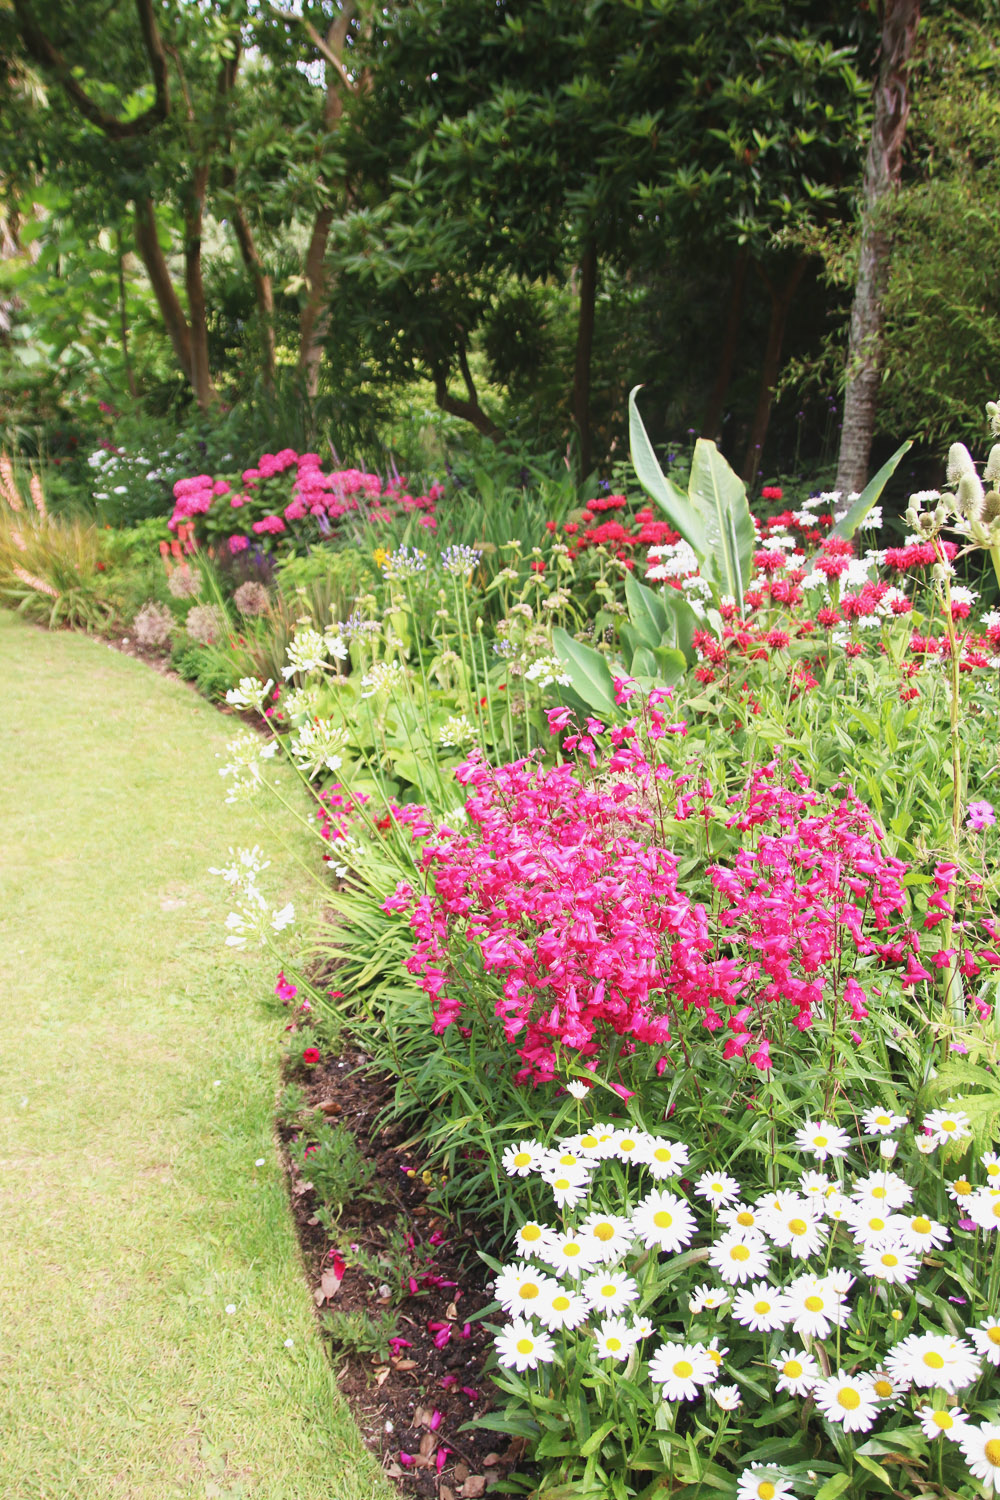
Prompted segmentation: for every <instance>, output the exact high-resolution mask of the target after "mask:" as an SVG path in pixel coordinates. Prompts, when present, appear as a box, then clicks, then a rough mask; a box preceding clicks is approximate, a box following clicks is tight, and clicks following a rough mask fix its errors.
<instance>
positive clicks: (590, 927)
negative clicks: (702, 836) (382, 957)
mask: <svg viewBox="0 0 1000 1500" xmlns="http://www.w3.org/2000/svg"><path fill="white" fill-rule="evenodd" d="M663 727H664V732H670V730H673V731H674V732H676V731H677V730H678V729H679V728H680V727H681V726H676V725H674V726H663ZM595 732H596V729H595ZM625 758H626V760H627V759H628V756H627V747H626V757H625ZM613 763H614V757H612V764H613ZM603 769H605V770H607V767H604V768H603ZM618 769H619V770H620V771H622V772H623V773H624V774H622V775H621V776H620V777H618V778H615V776H614V775H613V774H612V775H607V774H605V775H603V776H600V777H596V778H593V779H591V780H589V781H587V782H585V781H584V780H583V778H582V777H581V775H580V773H579V771H577V770H575V768H574V767H572V766H570V765H569V764H565V763H564V764H562V765H559V766H555V767H553V768H551V769H547V768H545V767H543V766H542V765H541V764H539V763H538V761H537V760H535V759H527V760H522V761H519V762H517V763H516V764H513V765H507V766H501V767H498V768H491V767H489V766H487V765H485V764H483V763H482V762H481V761H480V760H478V759H476V758H472V759H470V760H468V761H467V762H466V763H465V764H464V765H463V766H461V767H460V768H459V770H458V771H457V773H456V774H457V775H458V777H459V780H460V781H462V782H463V783H464V784H465V786H466V789H467V803H466V812H467V816H468V829H467V831H462V832H455V831H451V830H449V829H446V828H445V829H442V830H441V831H440V833H439V835H438V837H437V838H436V839H434V840H433V841H431V842H428V843H427V844H426V845H425V847H424V850H423V854H422V864H423V868H424V870H425V872H426V877H427V890H426V891H425V893H424V894H423V895H420V896H417V897H414V895H413V893H412V891H411V890H410V888H409V887H408V886H405V887H401V888H400V889H399V890H398V891H397V894H396V895H395V896H392V897H390V898H389V899H388V901H387V902H386V903H385V905H386V909H387V910H399V909H402V908H406V907H409V908H412V911H411V925H412V928H413V931H414V934H415V937H416V944H415V947H414V950H413V954H412V957H411V958H410V960H409V965H408V966H409V969H410V972H411V973H412V974H413V975H414V976H415V978H416V979H417V982H418V984H419V985H420V987H421V988H422V989H423V990H424V992H425V993H426V994H427V995H428V997H429V998H430V1000H431V1002H432V1005H433V1012H434V1030H435V1031H436V1032H437V1033H439V1034H440V1033H442V1032H444V1031H445V1030H446V1029H447V1028H448V1027H449V1026H451V1025H453V1024H456V1023H459V1024H461V1022H462V1021H463V1019H467V1017H465V1015H464V1013H465V1011H466V1007H467V1005H468V1004H469V998H470V990H471V989H472V988H473V987H475V988H476V989H477V990H480V991H482V979H481V978H478V977H475V978H474V977H472V976H473V975H475V974H476V970H477V969H478V968H479V966H480V965H481V969H482V972H483V973H484V974H485V975H486V976H488V978H487V992H488V994H489V995H490V997H491V1000H490V1003H491V1004H492V1006H493V1010H494V1014H495V1017H496V1018H497V1020H499V1022H500V1024H501V1027H502V1031H503V1035H504V1037H505V1039H506V1040H507V1041H508V1042H509V1043H510V1044H511V1045H512V1046H514V1047H515V1048H516V1051H517V1055H518V1057H519V1058H520V1060H521V1068H520V1071H519V1073H518V1075H517V1076H518V1080H519V1081H526V1080H529V1079H530V1080H531V1081H532V1082H534V1083H540V1082H543V1081H545V1080H548V1079H551V1078H553V1077H554V1076H555V1075H556V1074H557V1072H565V1071H566V1067H567V1064H568V1063H573V1064H576V1065H580V1064H582V1065H583V1066H584V1067H586V1068H589V1069H591V1070H594V1069H596V1068H597V1067H598V1066H599V1065H600V1063H601V1062H602V1061H603V1060H605V1058H607V1059H608V1060H609V1061H610V1064H611V1066H612V1068H613V1067H614V1066H616V1064H617V1060H618V1059H619V1058H621V1057H622V1056H624V1055H626V1054H628V1053H630V1052H632V1051H634V1050H635V1049H636V1048H637V1047H638V1046H639V1045H640V1044H645V1045H648V1046H650V1047H653V1048H655V1049H657V1051H658V1053H659V1057H658V1061H657V1066H658V1068H659V1070H660V1071H662V1069H663V1068H664V1067H665V1066H667V1064H668V1061H669V1059H670V1057H671V1052H672V1049H673V1048H675V1047H676V1048H679V1049H683V1048H684V1047H685V1046H686V1041H685V1036H686V1035H687V1034H689V1032H690V1024H691V1022H692V1021H694V1023H695V1024H696V1025H698V1026H700V1027H702V1028H704V1029H706V1030H708V1031H710V1032H719V1033H720V1034H721V1037H720V1039H721V1038H724V1039H725V1040H724V1043H723V1049H724V1052H725V1055H726V1056H727V1057H742V1056H744V1055H745V1054H746V1055H747V1056H748V1057H749V1060H750V1061H751V1062H752V1063H753V1065H754V1066H755V1067H756V1068H757V1069H759V1070H761V1071H762V1072H766V1071H767V1070H768V1069H769V1068H770V1067H771V1066H772V1057H771V1046H772V1043H773V1041H774V1040H775V1038H777V1037H780V1036H781V1035H782V1034H784V1033H785V1032H786V1031H787V1030H788V1028H789V1026H792V1027H796V1028H798V1029H799V1030H801V1031H805V1030H808V1029H809V1028H810V1027H811V1026H813V1025H814V1024H815V1022H816V1021H817V1019H819V1018H820V1017H821V1016H822V1017H824V1018H825V1020H826V1022H827V1023H828V1024H829V1025H831V1026H839V1025H841V1024H843V1025H844V1026H845V1027H846V1028H854V1027H856V1026H857V1025H860V1024H861V1023H862V1022H863V1020H864V1018H865V1017H866V1016H867V1014H868V1010H867V1005H868V999H869V994H868V992H867V991H866V990H865V989H863V988H862V984H861V983H860V982H859V979H858V977H856V976H855V974H854V972H853V971H854V967H855V961H856V959H857V958H859V957H866V958H868V959H870V960H874V964H872V963H869V964H868V965H867V966H866V968H865V971H864V972H865V982H866V983H869V981H870V979H871V977H873V976H875V975H876V974H877V968H878V965H879V964H890V965H893V966H896V965H899V964H902V963H903V961H904V959H905V958H906V956H907V955H908V954H911V953H912V952H913V951H914V950H915V949H916V947H917V946H918V938H917V935H916V934H915V933H914V932H913V931H912V929H911V928H910V927H909V925H908V924H907V923H906V921H905V913H906V908H907V898H906V892H905V889H904V886H903V874H904V871H905V866H904V865H903V864H902V863H901V862H900V861H899V860H896V859H893V858H891V857H889V856H887V855H886V854H884V853H883V851H882V848H881V840H882V835H881V832H880V830H879V828H878V827H877V825H876V823H875V822H874V820H873V818H872V816H871V814H870V813H869V811H868V810H867V808H866V807H864V805H863V804H862V803H861V802H860V801H859V800H858V799H857V798H856V797H855V796H854V795H853V793H851V792H850V791H844V792H843V793H841V794H840V795H837V796H834V797H831V798H826V799H824V798H821V797H820V795H819V794H818V793H816V792H815V791H813V790H812V789H811V787H810V785H809V782H808V780H807V778H806V777H805V776H804V775H803V774H802V773H801V772H799V771H797V770H793V772H792V775H791V778H790V779H791V781H792V783H793V784H792V785H791V786H789V785H786V784H785V782H784V780H783V778H782V776H781V774H780V769H779V766H778V765H777V763H772V764H770V765H767V766H763V767H759V768H757V769H755V770H753V771H752V772H751V774H750V776H749V778H748V783H747V786H746V789H745V791H744V792H743V793H741V794H740V795H739V797H737V798H735V799H729V800H730V802H733V801H737V802H739V803H740V804H741V807H740V809H739V810H738V811H735V812H733V813H731V814H730V815H728V816H726V815H725V804H724V805H723V809H722V819H723V821H724V822H725V824H726V826H727V828H730V829H733V830H736V831H737V833H738V834H739V835H740V836H741V845H740V847H739V848H738V850H737V853H736V856H735V858H734V859H733V860H732V861H731V862H726V863H724V862H721V861H720V862H719V863H716V864H714V865H712V866H710V868H709V869H708V872H707V874H708V879H709V881H710V886H711V889H712V890H713V891H714V897H713V898H712V899H710V900H709V901H707V902H706V901H703V900H697V899H694V897H693V895H692V894H691V892H690V891H689V890H686V889H685V882H684V880H683V878H682V877H681V875H680V873H679V870H680V863H679V859H678V856H677V855H676V854H675V853H674V852H673V850H672V849H671V848H670V847H668V845H667V842H666V838H665V835H664V833H663V828H664V824H663V821H662V818H661V814H660V812H659V807H660V805H661V803H662V798H663V797H664V796H672V797H673V798H675V799H676V800H677V802H678V804H680V803H682V802H683V803H685V804H689V803H690V802H691V801H692V794H690V793H689V792H688V791H687V790H686V788H685V786H684V783H685V782H686V781H687V780H688V779H689V778H685V777H679V776H676V775H675V773H674V772H673V771H671V770H670V769H669V768H667V767H666V766H663V765H661V766H658V767H656V768H655V770H654V768H652V767H650V766H649V765H648V764H645V765H644V764H643V763H642V762H641V761H640V759H639V757H638V756H637V755H633V756H632V757H631V760H630V762H629V763H628V764H627V766H626V765H623V764H622V762H621V760H620V759H619V762H618ZM696 795H699V796H700V798H701V810H700V814H699V815H701V816H706V817H708V816H710V815H712V814H713V812H715V809H714V808H712V807H711V806H710V805H709V803H708V799H709V798H711V795H712V794H711V789H710V788H706V787H702V788H700V789H699V793H698V794H696ZM706 894H707V890H706ZM567 1053H569V1054H571V1055H570V1056H569V1057H567V1055H566V1054H567Z"/></svg>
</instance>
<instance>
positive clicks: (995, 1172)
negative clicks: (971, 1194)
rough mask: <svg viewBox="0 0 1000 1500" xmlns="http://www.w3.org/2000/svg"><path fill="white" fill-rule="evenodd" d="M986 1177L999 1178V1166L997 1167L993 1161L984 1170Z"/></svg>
mask: <svg viewBox="0 0 1000 1500" xmlns="http://www.w3.org/2000/svg"><path fill="white" fill-rule="evenodd" d="M986 1175H987V1177H997V1176H1000V1166H998V1165H997V1163H996V1162H995V1161H991V1162H990V1164H989V1166H988V1167H987V1168H986Z"/></svg>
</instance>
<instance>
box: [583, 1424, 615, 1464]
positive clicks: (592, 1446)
mask: <svg viewBox="0 0 1000 1500" xmlns="http://www.w3.org/2000/svg"><path fill="white" fill-rule="evenodd" d="M614 1428H615V1423H614V1422H602V1423H601V1425H600V1427H597V1428H595V1430H594V1431H593V1432H592V1433H591V1434H590V1437H589V1438H588V1439H587V1441H586V1442H585V1443H583V1444H582V1445H581V1448H580V1457H581V1458H589V1457H590V1455H591V1454H592V1453H596V1452H597V1450H598V1448H599V1447H600V1446H601V1444H602V1443H603V1442H604V1439H605V1438H606V1437H607V1436H608V1433H609V1432H613V1431H614Z"/></svg>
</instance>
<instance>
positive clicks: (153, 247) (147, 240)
mask: <svg viewBox="0 0 1000 1500" xmlns="http://www.w3.org/2000/svg"><path fill="white" fill-rule="evenodd" d="M135 243H136V249H137V250H138V252H139V255H140V257H141V259H142V263H143V265H144V266H145V267H146V274H147V275H148V276H149V280H150V285H151V286H152V288H153V295H154V297H155V298H156V305H157V307H158V308H159V309H160V313H161V315H162V317H163V323H164V326H165V328H166V330H167V334H168V336H169V339H170V342H171V344H172V345H173V346H174V353H175V354H176V356H177V363H178V364H179V365H180V367H181V369H182V371H183V372H184V376H185V379H186V380H188V381H189V383H190V384H192V385H193V384H194V379H193V376H192V353H191V330H190V328H189V327H188V322H187V318H186V317H185V316H184V309H183V308H182V307H181V304H180V298H179V297H178V296H177V293H176V292H175V291H174V284H173V282H172V281H171V279H170V270H169V267H168V266H167V262H166V257H165V256H164V254H163V251H162V250H161V249H160V238H159V234H158V233H157V228H156V210H155V208H154V207H153V200H152V198H139V199H137V200H136V204H135Z"/></svg>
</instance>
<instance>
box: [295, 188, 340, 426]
mask: <svg viewBox="0 0 1000 1500" xmlns="http://www.w3.org/2000/svg"><path fill="white" fill-rule="evenodd" d="M332 223H333V209H332V208H321V209H320V210H319V212H318V213H317V215H316V217H315V219H314V220H313V227H312V233H311V234H310V236H309V248H308V250H307V251H306V260H305V278H306V300H305V303H304V305H303V308H302V311H301V313H300V314H299V377H300V379H301V381H302V386H303V389H304V390H305V393H306V395H307V396H308V398H309V400H310V401H315V399H316V393H317V391H318V390H319V370H320V365H321V364H322V363H323V336H324V334H325V333H326V330H327V326H328V324H329V321H330V312H329V307H328V306H327V304H326V300H325V299H326V274H325V270H324V266H323V261H324V259H325V256H326V242H327V239H328V238H329V234H330V225H331V224H332Z"/></svg>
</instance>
